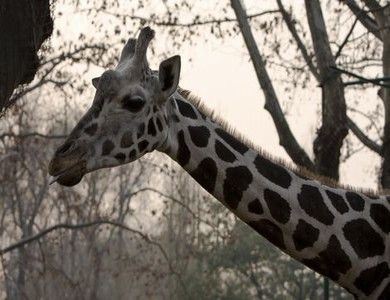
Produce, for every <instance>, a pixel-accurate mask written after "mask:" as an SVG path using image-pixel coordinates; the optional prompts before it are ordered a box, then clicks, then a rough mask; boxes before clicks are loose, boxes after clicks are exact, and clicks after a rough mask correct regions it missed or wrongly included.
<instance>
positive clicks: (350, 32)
mask: <svg viewBox="0 0 390 300" xmlns="http://www.w3.org/2000/svg"><path fill="white" fill-rule="evenodd" d="M358 20H359V19H358V18H356V19H355V21H354V22H353V24H352V26H351V28H350V29H349V31H348V33H347V35H346V36H345V38H344V41H343V42H342V43H341V45H340V47H339V49H338V50H337V52H336V54H335V56H334V59H335V60H337V58H338V57H339V56H340V54H341V51H343V48H344V46H345V45H346V44H347V43H348V39H349V37H350V36H351V34H352V32H353V30H354V29H355V26H356V24H357V22H358Z"/></svg>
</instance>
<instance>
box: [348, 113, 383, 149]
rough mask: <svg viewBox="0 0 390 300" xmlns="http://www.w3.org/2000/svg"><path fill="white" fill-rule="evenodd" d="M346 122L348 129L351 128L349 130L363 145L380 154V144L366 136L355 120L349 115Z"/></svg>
mask: <svg viewBox="0 0 390 300" xmlns="http://www.w3.org/2000/svg"><path fill="white" fill-rule="evenodd" d="M347 122H348V127H349V129H351V131H352V132H353V133H354V135H355V136H356V137H357V138H358V139H359V141H360V142H362V144H363V145H365V146H366V147H367V148H369V149H370V150H372V151H374V152H375V153H377V154H379V155H381V156H382V146H380V145H378V144H377V143H375V142H374V141H373V140H371V139H370V138H369V137H368V136H366V135H365V134H364V133H363V131H361V130H360V128H359V127H358V126H357V125H356V124H355V122H354V121H352V119H350V118H349V117H348V118H347Z"/></svg>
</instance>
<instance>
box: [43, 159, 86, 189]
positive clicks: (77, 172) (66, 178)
mask: <svg viewBox="0 0 390 300" xmlns="http://www.w3.org/2000/svg"><path fill="white" fill-rule="evenodd" d="M85 173H86V162H85V161H82V162H80V163H77V164H75V165H73V166H71V167H68V168H66V169H65V170H62V171H60V172H56V173H52V172H50V171H49V174H50V175H51V177H50V179H49V185H51V184H53V183H54V182H57V183H59V184H61V185H64V186H74V185H76V184H78V183H79V182H80V181H81V179H82V178H83V176H84V175H85Z"/></svg>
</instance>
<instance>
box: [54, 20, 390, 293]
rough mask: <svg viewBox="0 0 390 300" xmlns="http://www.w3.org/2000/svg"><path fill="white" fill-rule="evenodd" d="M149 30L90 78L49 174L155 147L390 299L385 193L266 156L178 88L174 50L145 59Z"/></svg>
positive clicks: (238, 208)
mask: <svg viewBox="0 0 390 300" xmlns="http://www.w3.org/2000/svg"><path fill="white" fill-rule="evenodd" d="M153 37H154V31H153V30H151V29H150V28H149V27H146V28H144V29H142V30H141V32H140V34H139V37H138V39H137V40H136V39H130V40H129V41H128V42H127V44H126V45H125V47H124V49H123V51H122V54H121V57H120V59H119V63H118V65H117V67H116V68H115V69H114V70H108V71H105V72H104V73H103V74H102V76H101V77H100V78H97V79H94V80H93V85H94V86H95V88H96V94H95V97H94V100H93V103H92V106H91V107H90V109H89V110H88V111H87V112H86V114H85V115H84V116H83V117H82V119H81V120H80V121H79V123H78V124H77V125H76V127H75V128H74V129H73V130H72V132H71V133H70V134H69V137H68V138H67V139H66V141H65V142H64V143H63V145H62V146H60V147H59V148H58V149H57V151H56V152H55V154H54V157H53V158H52V160H51V162H50V165H49V173H50V175H52V176H53V182H54V181H57V182H58V183H59V184H62V185H66V186H73V185H76V184H77V183H79V182H80V180H81V179H82V177H83V176H84V175H85V174H86V173H88V172H92V171H94V170H97V169H100V168H107V167H114V166H117V165H121V164H125V163H129V162H132V161H135V160H136V159H138V158H140V157H141V156H143V155H144V154H146V153H148V152H151V151H154V150H158V151H161V152H164V153H166V154H167V155H169V156H170V157H171V158H172V159H174V160H175V161H176V162H178V163H179V164H180V165H181V166H182V167H183V168H184V169H185V170H186V171H187V172H188V173H189V174H190V175H191V176H192V177H193V178H194V179H195V180H196V181H197V182H198V183H199V184H200V185H201V186H202V187H203V188H204V189H205V190H206V191H208V192H209V193H211V194H212V195H213V196H214V197H215V198H216V199H218V200H219V201H221V202H222V203H223V204H224V205H225V206H226V207H227V208H228V209H230V210H231V211H232V212H233V213H234V214H235V215H237V216H238V217H239V218H240V219H241V220H243V221H244V222H246V223H247V224H248V225H249V226H251V227H252V228H253V229H254V230H256V231H257V232H258V233H259V234H260V235H262V236H263V237H265V238H266V239H268V240H269V241H270V242H271V243H273V244H274V245H276V246H277V247H278V248H280V249H281V250H283V251H284V252H286V253H287V254H289V255H290V256H292V257H293V258H295V259H297V260H299V261H301V262H302V263H303V264H305V265H306V266H308V267H310V268H312V269H313V270H315V271H317V272H319V273H320V274H323V275H325V276H328V277H329V278H331V279H332V280H334V281H335V282H337V283H338V284H339V285H341V286H342V287H344V288H346V289H347V290H348V291H349V292H351V293H352V294H353V295H355V296H356V297H357V298H358V299H390V268H389V261H390V240H389V233H390V222H389V220H390V197H386V196H384V195H383V196H375V197H373V196H368V195H365V194H363V193H360V192H355V191H349V190H346V189H343V188H337V187H330V186H327V185H326V184H323V183H321V182H319V181H316V180H312V179H310V178H307V177H305V176H301V175H300V174H299V173H298V172H295V171H294V170H291V169H289V168H286V167H285V166H283V165H281V164H277V163H275V162H273V161H272V160H270V159H269V158H268V157H267V156H266V155H263V154H262V153H261V152H259V151H257V150H256V149H252V148H251V147H249V146H248V145H247V143H245V142H243V141H242V140H241V139H239V138H237V137H236V136H235V135H234V134H232V132H230V131H229V130H228V129H227V128H226V127H225V126H221V122H219V121H218V120H215V119H214V118H213V117H211V114H210V113H209V112H208V111H207V110H206V109H203V108H202V105H201V104H199V102H197V100H195V99H194V97H193V96H191V95H190V93H188V92H187V91H184V90H181V89H180V88H178V82H179V77H180V57H179V56H174V57H171V58H169V59H167V60H165V61H163V62H162V63H161V64H160V66H159V69H158V71H152V70H151V69H150V68H149V65H148V62H147V59H146V51H147V48H148V45H149V42H150V41H151V40H152V38H153Z"/></svg>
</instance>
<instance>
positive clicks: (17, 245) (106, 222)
mask: <svg viewBox="0 0 390 300" xmlns="http://www.w3.org/2000/svg"><path fill="white" fill-rule="evenodd" d="M100 225H111V226H115V227H118V228H121V229H124V230H126V231H129V232H131V233H134V234H136V235H138V236H140V237H141V238H142V239H143V240H145V241H146V242H147V243H149V244H152V245H154V246H156V247H157V248H158V249H159V250H160V251H161V253H162V255H163V256H164V258H165V260H166V262H167V264H168V267H169V269H170V271H171V272H172V274H175V275H176V276H177V278H178V281H179V283H180V285H181V287H182V289H183V291H184V292H185V293H186V294H187V296H188V299H191V298H192V297H190V295H189V294H188V291H187V289H186V286H185V285H184V282H183V281H182V279H181V277H180V274H179V273H177V272H176V271H175V269H174V267H173V266H172V264H171V261H170V259H169V256H168V254H167V252H166V251H165V249H164V247H163V246H162V245H161V244H160V243H158V242H156V241H153V240H151V239H150V238H149V237H148V236H147V235H146V234H145V233H143V232H141V231H139V230H136V229H133V228H130V227H128V226H126V225H124V224H122V223H117V222H113V221H109V220H96V221H93V222H89V223H81V224H69V223H62V224H56V225H54V226H51V227H49V228H46V229H44V230H42V231H41V232H39V233H37V234H35V235H33V236H30V237H28V238H25V239H23V240H21V241H19V242H17V243H14V244H12V245H10V246H8V247H5V248H3V249H0V256H1V257H2V256H3V255H4V254H6V253H8V252H11V251H13V250H15V249H18V248H21V247H23V246H25V245H27V244H30V243H32V242H35V241H38V240H39V239H41V238H42V237H44V236H46V235H47V234H49V233H50V232H52V231H55V230H58V229H70V230H78V229H82V228H88V227H92V226H100Z"/></svg>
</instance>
